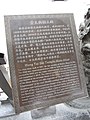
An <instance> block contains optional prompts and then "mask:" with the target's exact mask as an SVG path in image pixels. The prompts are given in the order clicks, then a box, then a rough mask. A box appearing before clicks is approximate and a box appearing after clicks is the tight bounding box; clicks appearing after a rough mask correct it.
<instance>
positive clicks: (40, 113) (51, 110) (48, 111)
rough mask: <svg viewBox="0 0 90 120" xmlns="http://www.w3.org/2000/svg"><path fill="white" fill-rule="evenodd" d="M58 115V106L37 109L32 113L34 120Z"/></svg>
mask: <svg viewBox="0 0 90 120" xmlns="http://www.w3.org/2000/svg"><path fill="white" fill-rule="evenodd" d="M54 114H56V106H51V107H46V108H41V109H38V110H37V109H36V110H32V111H31V117H32V119H37V118H40V117H45V116H51V115H54Z"/></svg>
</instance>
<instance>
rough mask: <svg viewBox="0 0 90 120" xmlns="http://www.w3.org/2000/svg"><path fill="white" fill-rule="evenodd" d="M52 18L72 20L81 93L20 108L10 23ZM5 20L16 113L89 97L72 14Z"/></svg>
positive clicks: (8, 17)
mask: <svg viewBox="0 0 90 120" xmlns="http://www.w3.org/2000/svg"><path fill="white" fill-rule="evenodd" d="M51 17H57V18H60V17H69V18H70V24H71V29H72V36H73V39H74V46H75V51H76V56H77V58H76V59H77V63H78V70H79V74H80V80H81V92H80V93H78V94H74V96H64V97H63V98H62V97H60V98H58V99H53V100H48V101H46V102H45V101H44V102H42V103H38V104H36V105H33V106H30V105H26V106H23V107H20V105H19V96H18V90H17V82H16V81H17V80H16V74H15V65H14V57H13V51H12V50H13V48H12V39H11V31H10V21H11V20H19V19H30V18H51ZM4 20H5V31H6V40H7V50H8V60H9V66H10V75H11V82H12V94H13V100H14V107H15V112H16V113H20V112H24V111H28V110H33V109H36V108H42V107H48V106H51V105H56V104H59V103H61V102H62V101H63V100H64V102H67V101H70V100H73V99H76V98H78V97H85V96H87V87H86V85H85V84H86V82H85V79H86V78H85V76H84V71H83V67H82V66H83V65H82V62H81V57H80V56H81V55H80V49H79V46H78V36H77V32H76V28H75V22H74V16H73V14H72V13H63V14H56V13H55V14H32V15H7V16H4Z"/></svg>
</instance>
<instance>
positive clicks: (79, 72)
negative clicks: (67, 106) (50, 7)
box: [5, 14, 87, 113]
mask: <svg viewBox="0 0 90 120" xmlns="http://www.w3.org/2000/svg"><path fill="white" fill-rule="evenodd" d="M5 28H6V38H7V48H8V55H9V64H10V73H11V79H12V88H13V97H14V103H15V110H16V113H20V112H23V111H26V110H32V109H35V108H40V107H46V106H50V105H55V104H58V103H61V102H66V101H67V100H73V99H75V98H78V97H83V96H86V95H87V92H86V86H85V77H84V73H83V69H82V63H81V59H80V51H79V47H78V38H77V34H76V29H75V23H74V17H73V14H44V15H43V14H40V15H38V14H37V15H21V16H19V15H17V16H5Z"/></svg>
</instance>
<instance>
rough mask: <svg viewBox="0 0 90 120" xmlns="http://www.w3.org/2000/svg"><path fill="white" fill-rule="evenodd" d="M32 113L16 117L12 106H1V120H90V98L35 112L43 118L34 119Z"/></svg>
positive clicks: (24, 113)
mask: <svg viewBox="0 0 90 120" xmlns="http://www.w3.org/2000/svg"><path fill="white" fill-rule="evenodd" d="M55 107H56V109H55ZM31 113H32V112H31V111H28V112H23V113H21V114H18V115H15V112H14V108H13V107H12V106H11V105H10V104H3V105H0V117H1V118H0V120H90V98H84V99H80V100H74V101H72V102H69V105H68V104H66V103H65V104H58V105H56V106H54V107H52V109H51V110H50V109H49V110H48V109H47V108H46V109H45V110H39V111H37V112H36V113H35V112H34V114H36V116H42V117H40V118H37V119H32V117H31ZM52 113H55V114H52ZM50 114H51V115H50ZM3 116H4V117H3ZM5 116H6V117H5ZM7 116H8V117H7ZM36 116H35V117H36ZM35 117H34V118H35Z"/></svg>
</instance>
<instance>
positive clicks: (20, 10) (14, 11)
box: [0, 0, 90, 65]
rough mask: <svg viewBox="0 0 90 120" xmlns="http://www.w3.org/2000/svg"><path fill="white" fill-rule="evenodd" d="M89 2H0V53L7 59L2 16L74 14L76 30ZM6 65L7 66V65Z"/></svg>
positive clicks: (15, 0)
mask: <svg viewBox="0 0 90 120" xmlns="http://www.w3.org/2000/svg"><path fill="white" fill-rule="evenodd" d="M89 4H90V0H67V1H65V2H62V1H61V2H52V0H2V1H0V52H3V53H4V54H5V56H6V58H7V48H6V37H5V27H4V15H20V14H21V15H22V14H40V13H42V14H45V13H74V16H75V23H76V29H77V32H78V28H79V24H80V23H81V22H83V20H84V19H83V16H84V14H85V13H86V12H87V10H88V7H90V5H89ZM7 65H8V64H7Z"/></svg>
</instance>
